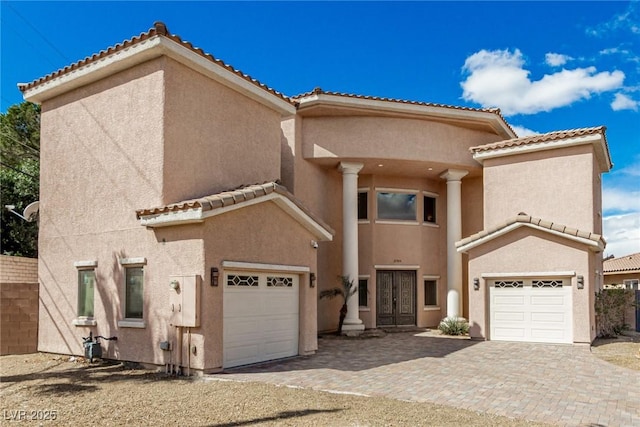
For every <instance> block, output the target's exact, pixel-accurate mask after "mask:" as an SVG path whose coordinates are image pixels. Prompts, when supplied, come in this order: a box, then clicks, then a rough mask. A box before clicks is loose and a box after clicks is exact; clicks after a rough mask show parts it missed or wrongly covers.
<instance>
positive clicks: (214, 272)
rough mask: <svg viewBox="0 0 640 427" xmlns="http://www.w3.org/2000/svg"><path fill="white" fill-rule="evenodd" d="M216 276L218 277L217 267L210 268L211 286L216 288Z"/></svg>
mask: <svg viewBox="0 0 640 427" xmlns="http://www.w3.org/2000/svg"><path fill="white" fill-rule="evenodd" d="M218 276H220V272H219V271H218V267H211V286H218Z"/></svg>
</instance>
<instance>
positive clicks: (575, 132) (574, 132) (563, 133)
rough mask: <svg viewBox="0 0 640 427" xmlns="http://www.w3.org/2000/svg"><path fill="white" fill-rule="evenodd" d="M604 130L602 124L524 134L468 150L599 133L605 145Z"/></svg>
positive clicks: (489, 148) (473, 151)
mask: <svg viewBox="0 0 640 427" xmlns="http://www.w3.org/2000/svg"><path fill="white" fill-rule="evenodd" d="M605 130H606V127H604V126H598V127H590V128H580V129H569V130H560V131H555V132H549V133H543V134H538V135H531V136H525V137H522V138H513V139H507V140H505V141H499V142H493V143H491V144H485V145H478V146H476V147H471V148H470V149H469V150H470V151H471V152H472V153H481V152H484V151H491V150H499V149H501V148H509V147H520V146H523V145H531V144H540V143H544V142H550V141H557V140H561V139H567V138H575V137H580V136H586V135H595V134H601V135H602V137H603V138H604V141H605V145H607V139H606V136H605V133H604V132H605ZM607 149H609V147H608V146H607Z"/></svg>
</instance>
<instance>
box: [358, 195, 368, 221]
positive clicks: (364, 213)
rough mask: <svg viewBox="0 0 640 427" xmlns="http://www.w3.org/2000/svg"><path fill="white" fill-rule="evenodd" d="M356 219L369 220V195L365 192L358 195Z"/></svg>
mask: <svg viewBox="0 0 640 427" xmlns="http://www.w3.org/2000/svg"><path fill="white" fill-rule="evenodd" d="M358 219H362V220H366V219H369V193H368V192H366V191H361V192H359V193H358Z"/></svg>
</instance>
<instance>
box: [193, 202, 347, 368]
mask: <svg viewBox="0 0 640 427" xmlns="http://www.w3.org/2000/svg"><path fill="white" fill-rule="evenodd" d="M204 230H205V235H206V236H207V238H206V240H205V243H204V247H205V252H206V262H205V264H206V270H207V271H210V269H211V268H212V267H217V268H219V269H220V285H219V286H218V287H210V286H209V284H206V285H205V288H207V289H206V292H205V293H204V294H203V300H202V303H203V310H206V311H207V315H206V316H205V315H204V313H203V324H202V329H203V331H206V336H205V337H201V338H198V339H201V340H202V345H203V348H204V350H205V351H204V353H205V359H204V361H203V363H204V365H203V366H202V367H203V368H204V369H205V370H215V369H216V368H220V367H221V366H222V351H221V349H222V344H223V342H222V341H223V339H222V337H223V329H222V328H223V322H222V312H223V310H224V307H223V306H222V302H223V298H222V297H223V290H224V284H223V283H222V277H223V274H224V269H223V268H222V262H223V261H241V262H249V263H263V264H264V263H266V264H274V265H294V266H303V267H308V268H309V269H310V272H312V273H317V272H318V269H317V265H316V254H317V250H316V249H314V248H313V247H312V246H311V244H310V242H311V240H312V239H314V237H313V235H312V234H311V233H310V232H309V231H307V230H306V229H305V228H303V227H302V226H301V225H300V224H299V223H297V222H295V221H294V220H293V219H292V218H291V217H290V216H289V215H288V214H287V213H285V212H284V211H282V210H281V209H280V208H279V207H277V206H276V205H275V204H274V203H272V202H266V203H260V204H258V205H253V206H249V207H246V208H243V209H240V210H238V211H234V212H232V213H225V214H222V215H219V216H215V217H213V218H211V219H208V220H207V221H206V222H205V224H204ZM299 283H300V323H299V327H300V334H299V346H298V348H299V352H300V354H309V353H312V352H314V351H316V350H317V348H318V343H317V324H316V307H317V298H318V296H317V287H313V288H312V287H310V285H309V274H307V273H303V274H301V275H300V278H299ZM336 313H337V312H336Z"/></svg>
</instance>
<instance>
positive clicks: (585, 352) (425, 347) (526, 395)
mask: <svg viewBox="0 0 640 427" xmlns="http://www.w3.org/2000/svg"><path fill="white" fill-rule="evenodd" d="M212 376H213V377H219V378H225V379H233V380H239V381H259V382H266V383H272V384H281V385H291V386H300V387H306V388H311V389H316V390H330V391H339V392H348V393H358V394H363V395H368V396H385V397H390V398H394V399H404V400H412V401H418V402H431V403H437V404H442V405H448V406H455V407H460V408H465V409H469V410H473V411H481V412H488V413H491V414H496V415H504V416H508V417H516V418H525V419H530V420H535V421H542V422H548V423H554V424H561V425H571V426H576V425H579V426H640V372H638V371H633V370H630V369H625V368H620V367H617V366H614V365H611V364H609V363H607V362H604V361H601V360H599V359H597V358H596V357H594V356H593V355H591V352H590V349H589V347H588V346H571V345H554V344H534V343H505V342H497V341H496V342H493V341H489V342H476V341H470V340H468V339H456V338H446V337H436V336H432V335H430V334H428V333H416V332H413V333H411V332H404V333H393V334H388V335H386V336H385V337H382V338H371V339H352V340H344V339H331V338H322V339H319V350H318V353H317V354H316V355H314V356H308V357H300V358H294V359H289V360H284V361H279V362H271V363H266V364H262V365H257V366H253V367H246V368H236V369H232V370H228V371H227V372H225V373H221V374H216V375H212Z"/></svg>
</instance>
